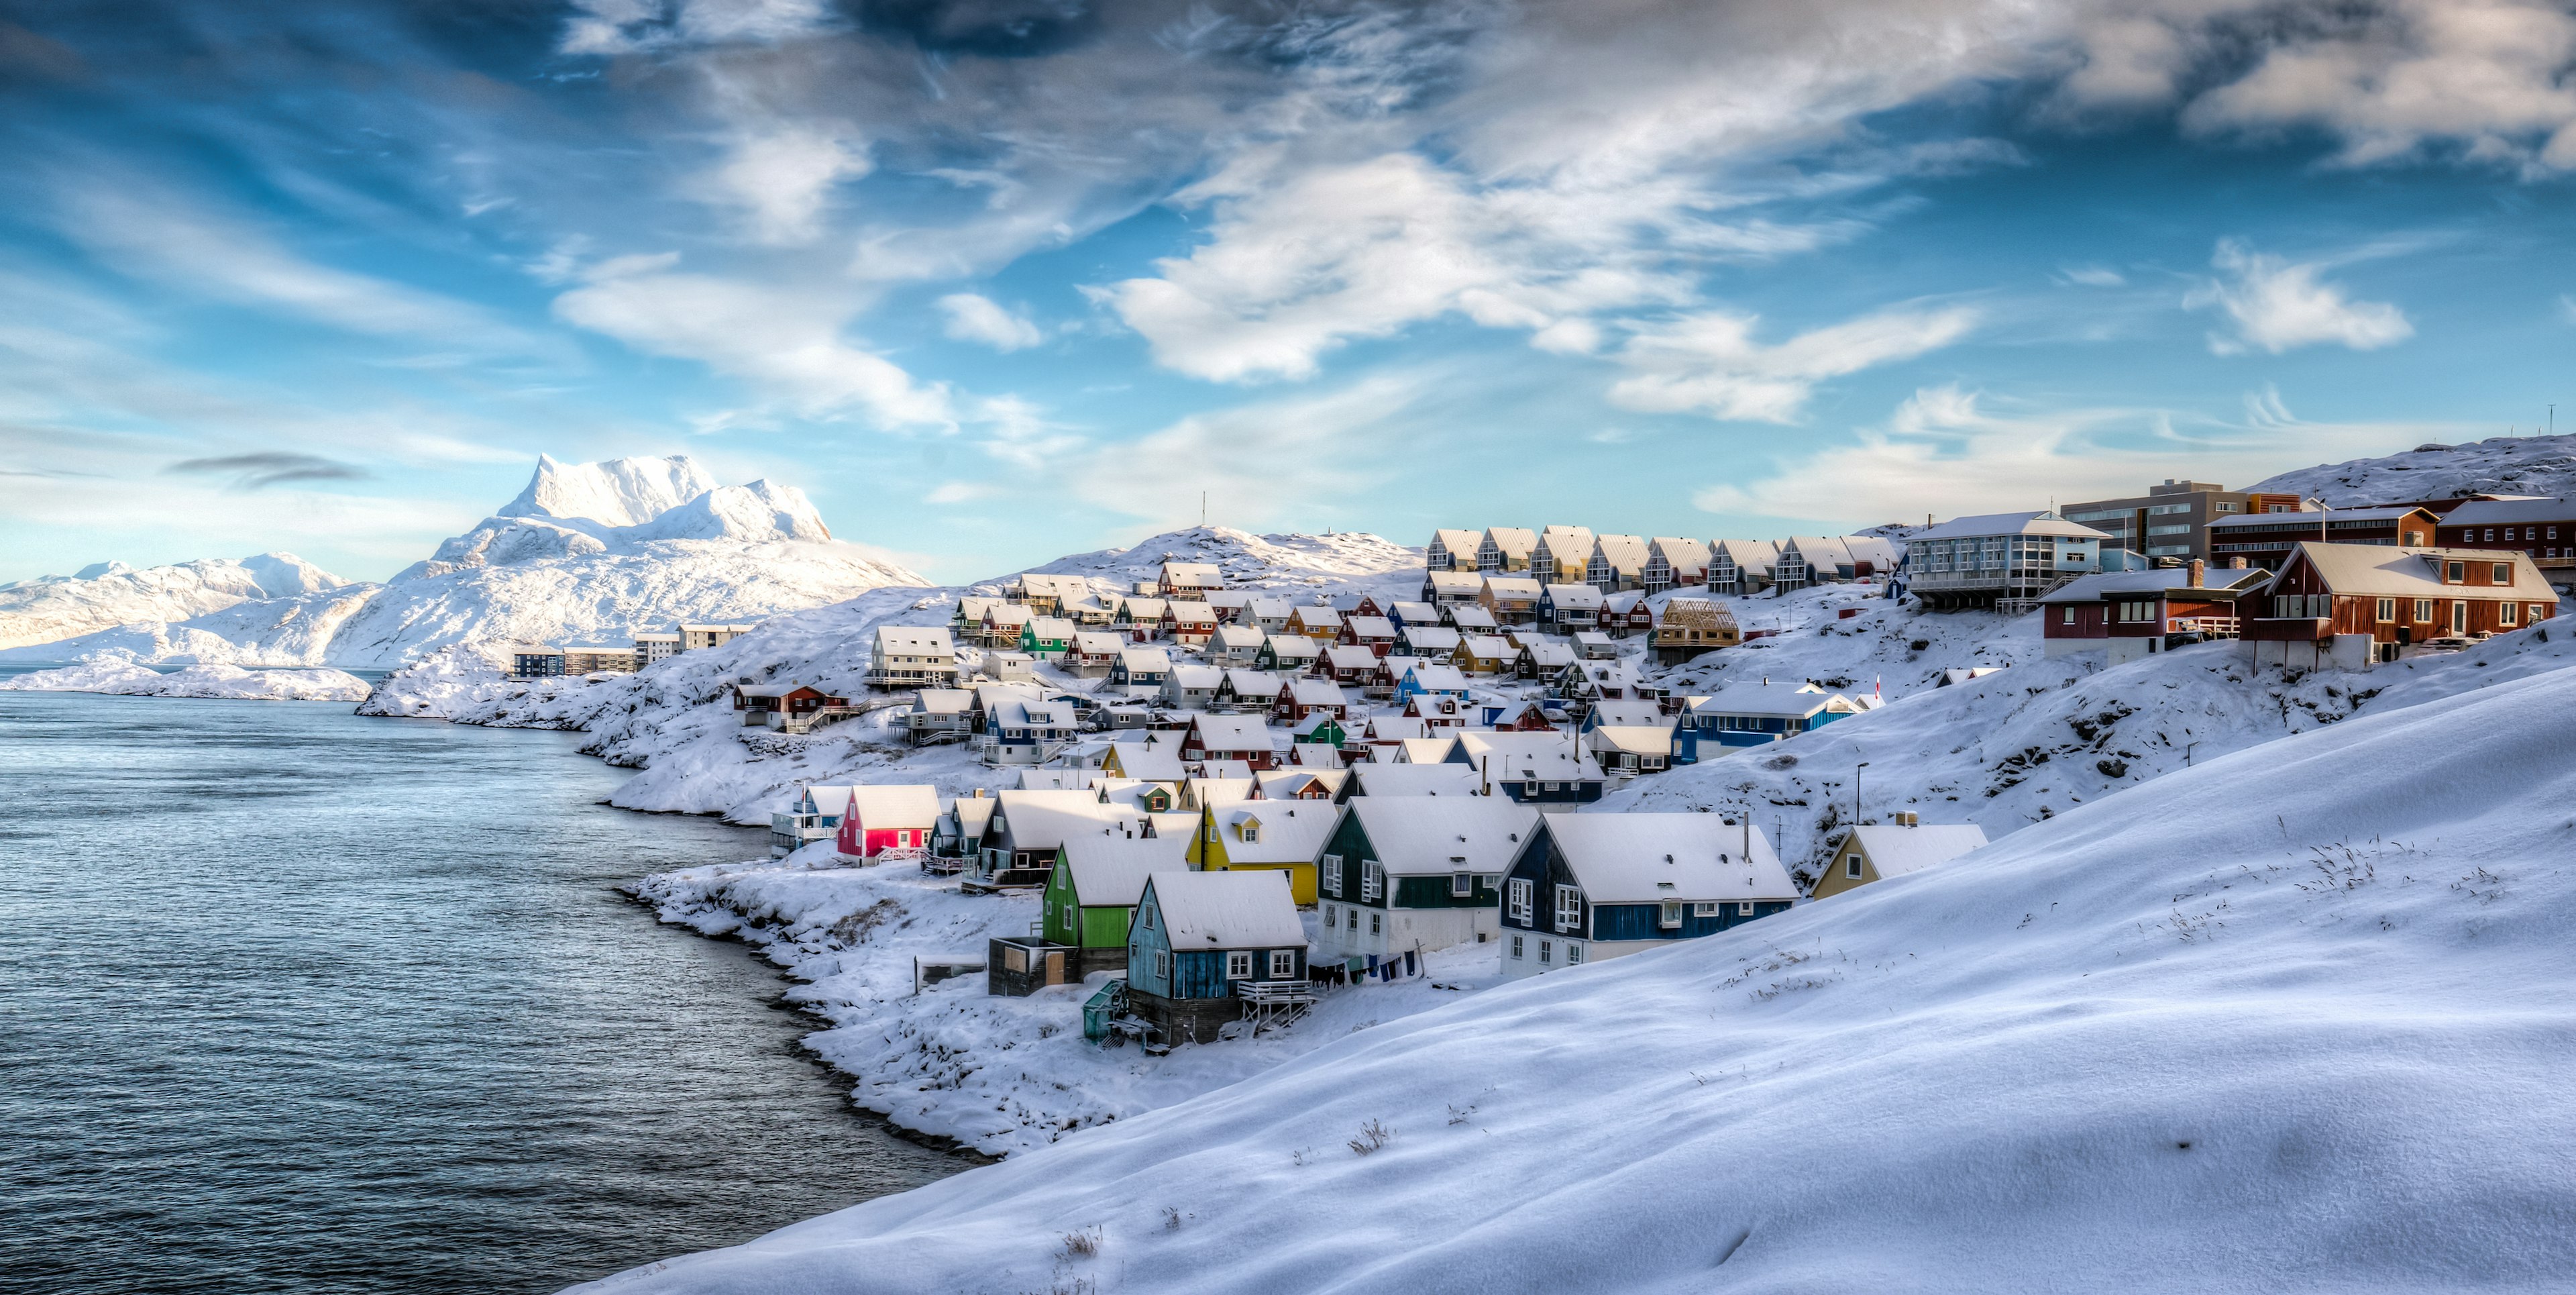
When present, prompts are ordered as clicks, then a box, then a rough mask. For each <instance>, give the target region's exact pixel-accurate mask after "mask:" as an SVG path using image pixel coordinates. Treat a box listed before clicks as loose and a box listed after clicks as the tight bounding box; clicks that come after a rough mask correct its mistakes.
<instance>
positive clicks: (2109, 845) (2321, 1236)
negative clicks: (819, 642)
mask: <svg viewBox="0 0 2576 1295" xmlns="http://www.w3.org/2000/svg"><path fill="white" fill-rule="evenodd" d="M2571 708H2576V671H2571V670H2567V669H2563V668H2562V669H2551V670H2546V671H2544V672H2539V673H2534V674H2531V675H2529V676H2527V677H2523V678H2519V679H2511V680H2507V681H2505V682H2500V683H2494V684H2492V685H2490V686H2484V687H2474V688H2469V689H2467V690H2464V691H2458V692H2455V693H2453V694H2452V695H2449V696H2442V697H2436V698H2434V699H2431V700H2427V701H2425V702H2424V703H2423V704H2420V705H2413V706H2406V707H2401V708H2394V709H2387V710H2382V709H2380V708H2378V707H2375V706H2373V707H2369V708H2366V709H2365V710H2364V711H2362V712H2361V713H2360V714H2358V715H2356V716H2354V717H2352V718H2349V719H2346V720H2343V721H2341V722H2338V723H2334V724H2331V725H2326V726H2324V727H2322V728H2318V729H2312V730H2309V731H2305V732H2300V733H2297V734H2293V735H2291V736H2288V737H2285V738H2281V739H2279V740H2277V741H2273V742H2268V743H2264V744H2262V745H2260V746H2256V747H2252V748H2250V749H2246V750H2242V751H2238V752H2235V753H2232V754H2227V755H2222V756H2220V757H2218V758H2216V759H2212V760H2205V761H2196V762H2195V763H2194V765H2193V767H2191V768H2188V769H2184V770H2181V771H2178V772H2175V773H2172V774H2170V775H2168V776H2165V777H2162V778H2159V779H2157V780H2155V781H2153V782H2151V783H2148V784H2145V785H2143V786H2137V787H2132V788H2129V789H2127V790H2125V791H2123V792H2121V793H2119V794H2117V795H2115V796H2111V797H2107V798H2104V799H2102V800H2099V801H2093V802H2088V803H2086V804H2083V805H2079V806H2074V807H2071V808H2069V809H2067V810H2065V811H2064V812H2061V813H2057V814H2055V815H2053V816H2051V817H2050V818H2049V819H2048V820H2047V821H2044V822H2041V823H2037V824H2034V825H2032V826H2030V827H2027V828H2025V829H2023V830H2021V831H2019V832H2016V833H2014V834H2013V835H2011V836H2010V837H2008V838H2006V839H2004V840H2002V841H2000V842H1998V843H1997V844H1996V845H1995V846H1993V847H1991V848H1990V849H1988V850H1985V851H1982V852H1980V853H1978V854H1976V855H1974V856H1970V857H1969V858H1968V859H1965V860H1962V861H1959V862H1957V863H1955V864H1953V865H1948V866H1944V867H1940V868H1934V869H1930V870H1927V871H1925V872H1921V873H1917V874H1914V875H1910V876H1905V877H1900V878H1896V879H1893V880H1890V881H1884V882H1880V883H1878V884H1876V885H1872V886H1869V887H1866V888H1863V889H1861V890H1859V891H1855V892H1853V893H1850V894H1847V895H1841V896H1837V897H1835V898H1833V899H1829V900H1825V901H1821V902H1817V903H1813V904H1807V905H1802V906H1800V907H1799V908H1797V909H1794V910H1792V911H1791V912H1789V913H1786V914H1783V915H1781V916H1779V917H1775V918H1770V919H1766V920H1764V921H1762V922H1759V923H1755V924H1753V925H1750V926H1747V927H1743V928H1739V929H1737V930H1734V931H1731V932H1727V933H1725V934H1721V935H1718V936H1715V937H1711V938H1708V939H1703V940H1697V941H1692V942H1689V943H1687V944H1683V945H1681V946H1678V947H1675V948H1672V949H1668V950H1661V951H1657V952H1651V953H1644V954H1639V955H1636V956H1633V957H1629V958H1622V959H1618V960H1615V961H1612V962H1607V963H1599V964H1594V965H1591V966H1586V967H1582V968H1578V969H1574V970H1568V971H1560V972H1557V973H1554V974H1551V975H1547V976H1544V977H1540V978H1537V979H1535V980H1532V981H1526V982H1519V983H1515V984H1510V985H1505V986H1501V987H1498V988H1494V989H1491V990H1488V991H1486V992H1483V993H1480V994H1477V995H1474V996H1472V997H1468V998H1464V999H1462V1000H1460V1001H1457V1002H1454V1003H1449V1004H1446V1005H1443V1006H1440V1007H1437V1008H1434V1009H1432V1010H1429V1011H1424V1012H1419V1013H1416V1014H1414V1015H1411V1016H1408V1017H1404V1018H1402V1019H1400V1020H1390V1021H1385V1022H1383V1023H1381V1024H1379V1025H1378V1026H1376V1027H1375V1028H1372V1029H1368V1030H1364V1031H1361V1032H1359V1033H1357V1034H1346V1035H1343V1036H1341V1037H1338V1038H1334V1039H1332V1040H1331V1041H1329V1042H1327V1043H1325V1044H1323V1045H1322V1046H1320V1047H1317V1048H1315V1049H1314V1050H1313V1051H1311V1052H1308V1053H1306V1054H1305V1055H1303V1056H1299V1057H1296V1058H1293V1059H1290V1060H1287V1061H1285V1062H1283V1063H1282V1064H1280V1065H1278V1066H1277V1067H1276V1068H1275V1069H1272V1070H1269V1071H1266V1072H1264V1073H1260V1074H1257V1075H1253V1076H1251V1077H1249V1078H1246V1079H1244V1080H1243V1081H1242V1082H1240V1083H1236V1084H1234V1085H1232V1086H1230V1087H1226V1088H1223V1089H1221V1090H1218V1091H1214V1092H1210V1093H1207V1094H1205V1095H1202V1096H1200V1097H1198V1098H1196V1099H1194V1100H1190V1101H1185V1102H1182V1103H1180V1104H1178V1105H1176V1106H1172V1107H1168V1108H1165V1109H1163V1110H1160V1111H1153V1112H1148V1113H1145V1114H1142V1115H1139V1116H1136V1117H1134V1118H1130V1119H1122V1120H1119V1121H1117V1122H1116V1123H1113V1124H1110V1125H1108V1126H1107V1127H1095V1128H1086V1129H1082V1130H1080V1131H1078V1132H1076V1133H1074V1134H1072V1135H1070V1136H1067V1137H1065V1138H1064V1139H1062V1140H1061V1141H1059V1142H1058V1143H1056V1144H1055V1145H1053V1146H1050V1147H1045V1148H1040V1149H1036V1150H1032V1151H1030V1152H1029V1153H1027V1154H1025V1155H1019V1156H1013V1157H1012V1158H1010V1159H1009V1160H1006V1161H1004V1162H1003V1163H1001V1164H998V1165H993V1166H988V1167H984V1168H979V1169H976V1170H972V1171H970V1172H968V1173H965V1174H962V1175H959V1176H957V1177H955V1178H952V1179H948V1180H946V1181H943V1182H940V1183H937V1184H933V1185H931V1186H928V1187H925V1188H922V1189H919V1190H916V1191H913V1192H909V1193H905V1194H903V1195H901V1196H895V1197H889V1198H884V1199H881V1200H877V1201H872V1202H869V1203H867V1204H864V1205H860V1206H858V1207H855V1208H853V1209H850V1210H845V1211H842V1212H840V1213H837V1214H833V1215H829V1216H825V1217H823V1218H819V1219H816V1220H813V1221H810V1222H807V1223H804V1224H800V1225H798V1226H795V1227H791V1228H787V1229H783V1230H781V1231H779V1232H777V1233H773V1234H771V1235H769V1236H767V1237H763V1238H761V1239H759V1240H757V1241H754V1242H751V1243H749V1244H746V1245H742V1246H737V1247H733V1248H731V1249H727V1250H719V1251H713V1252H709V1253H706V1254H700V1255H693V1256H688V1257H685V1258H679V1259H674V1260H670V1261H667V1262H665V1263H661V1264H655V1265H651V1266H649V1267H648V1268H645V1269H639V1270H636V1271H634V1272H631V1273H626V1274H621V1275H619V1276H617V1277H613V1278H610V1279H607V1280H605V1281H601V1282H598V1283H595V1284H593V1285H591V1286H589V1287H585V1288H582V1289H585V1290H599V1291H618V1292H654V1293H666V1292H738V1291H747V1290H833V1291H847V1292H871V1291H884V1292H899V1291H903V1292H908V1291H925V1290H942V1291H946V1290H976V1291H1049V1290H1055V1291H1072V1290H1080V1291H1086V1292H1095V1291H1096V1292H1101V1293H1103V1295H1111V1293H1117V1295H1126V1293H1138V1295H1141V1293H1144V1292H1165V1291H1168V1292H1192V1293H1195V1292H1202V1291H1206V1290H1209V1289H1215V1288H1222V1289H1225V1290H1228V1291H1239V1292H1307V1291H1317V1290H1349V1291H1401V1292H1406V1293H1407V1295H1420V1293H1423V1292H1451V1291H1457V1292H1467V1291H1487V1290H1600V1289H1618V1290H1623V1291H1643V1292H1673V1293H1675V1295H1680V1293H1681V1292H1698V1291H1704V1290H1709V1289H1712V1288H1725V1289H1746V1290H1773V1291H1787V1290H1851V1289H1865V1288H1869V1287H1878V1286H1888V1287H1897V1288H1902V1289H1905V1290H1910V1291H1961V1292H1981V1293H1982V1292H1990V1291H1995V1290H2069V1291H2072V1290H2175V1291H2230V1292H2236V1291H2242V1292H2276V1291H2319V1292H2323V1291H2335V1292H2381V1291H2385V1292H2399V1291H2406V1292H2413V1291H2422V1290H2428V1289H2463V1288H2468V1287H2475V1288H2477V1289H2481V1290H2505V1291H2543V1290H2553V1289H2559V1288H2561V1287H2562V1286H2563V1283H2564V1279H2565V1274H2566V1272H2567V1271H2568V1270H2569V1268H2570V1266H2571V1265H2576V1182H2571V1180H2570V1178H2569V1176H2568V1174H2567V1172H2566V1155H2565V1148H2566V1147H2568V1146H2569V1145H2571V1143H2572V1142H2576V1094H2571V1092H2570V1090H2569V1088H2568V1085H2567V1083H2566V1075H2567V1074H2568V1072H2569V1068H2570V1067H2571V1065H2576V1033H2571V1031H2570V1030H2569V1029H2568V1028H2567V1022H2568V1021H2569V1020H2570V1019H2576V945H2572V944H2571V943H2570V942H2569V941H2568V940H2567V939H2566V934H2565V933H2566V931H2567V929H2568V928H2569V926H2570V924H2571V922H2576V870H2571V869H2570V867H2569V866H2568V860H2569V859H2570V858H2571V856H2576V814H2571V811H2570V810H2569V809H2568V806H2569V805H2570V804H2572V803H2576V760H2571V759H2570V758H2569V757H2570V754H2571V752H2570V741H2569V739H2568V737H2567V735H2566V726H2565V723H2564V718H2563V717H2564V716H2565V715H2566V714H2568V713H2569V712H2570V710H2571ZM2392 751H2402V752H2405V753H2407V755H2406V757H2405V758H2403V759H2392V758H2391V757H2390V754H2389V753H2390V752H2392ZM934 920H936V919H934ZM1047 1042H1052V1040H1047ZM1210 1051H1214V1049H1210ZM1176 1055H1179V1054H1176ZM1005 1064H1007V1063H1005ZM985 1068H986V1069H991V1068H994V1067H993V1066H992V1065H991V1064H990V1063H988V1064H987V1066H986V1067H985Z"/></svg>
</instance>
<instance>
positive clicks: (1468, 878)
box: [1449, 872, 1476, 899]
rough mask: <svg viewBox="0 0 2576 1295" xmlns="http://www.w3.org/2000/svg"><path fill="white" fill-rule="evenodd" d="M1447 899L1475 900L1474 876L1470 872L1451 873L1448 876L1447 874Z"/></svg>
mask: <svg viewBox="0 0 2576 1295" xmlns="http://www.w3.org/2000/svg"><path fill="white" fill-rule="evenodd" d="M1449 897H1450V898H1451V899H1473V898H1475V897H1476V874H1474V873H1472V872H1453V873H1450V874H1449Z"/></svg>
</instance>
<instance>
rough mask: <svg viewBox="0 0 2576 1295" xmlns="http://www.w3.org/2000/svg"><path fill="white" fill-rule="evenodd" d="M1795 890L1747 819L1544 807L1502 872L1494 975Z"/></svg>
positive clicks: (1711, 922)
mask: <svg viewBox="0 0 2576 1295" xmlns="http://www.w3.org/2000/svg"><path fill="white" fill-rule="evenodd" d="M1797 899H1798V888H1797V886H1796V884H1795V883H1793V882H1791V881H1790V880H1789V874H1788V872H1787V871H1786V870H1784V869H1783V868H1781V866H1780V860H1779V857H1778V856H1777V855H1775V854H1774V853H1773V852H1772V848H1771V842H1770V841H1769V840H1767V839H1765V838H1764V837H1763V836H1762V834H1761V833H1760V832H1757V831H1755V830H1754V829H1753V827H1752V825H1751V824H1750V822H1744V821H1739V822H1734V823H1730V822H1728V821H1726V820H1725V819H1724V818H1722V817H1720V816H1718V815H1716V814H1698V813H1679V814H1652V813H1626V814H1557V813H1551V814H1543V815H1541V816H1540V819H1539V824H1538V827H1537V830H1535V831H1534V832H1531V833H1529V834H1528V839H1527V840H1526V841H1524V842H1523V843H1522V845H1521V848H1520V850H1519V851H1518V852H1517V853H1516V854H1515V855H1514V856H1513V859H1512V864H1511V868H1510V870H1509V871H1508V873H1507V874H1506V875H1505V880H1504V885H1503V896H1502V901H1503V902H1502V918H1501V930H1502V936H1503V941H1504V947H1503V974H1504V975H1506V976H1509V977H1513V978H1519V977H1524V976H1533V975H1539V974H1542V973H1545V972H1548V971H1552V970H1556V969H1558V968H1562V967H1577V966H1581V965H1583V964H1584V963H1587V962H1599V961H1601V960H1603V959H1605V958H1616V957H1621V956H1624V955H1626V954H1631V953H1639V952H1643V951H1644V950H1647V949H1652V948H1659V947H1663V946H1666V945H1669V944H1671V943H1673V942H1674V941H1677V940H1691V939H1697V938H1699V937H1701V936H1707V935H1715V934H1717V933H1718V932H1719V931H1723V930H1726V929H1727V928H1729V927H1732V926H1737V925H1740V924H1742V923H1745V922H1751V921H1758V920H1760V919H1762V918H1765V917H1769V916H1771V915H1772V914H1774V913H1782V912H1786V911H1788V909H1789V906H1790V905H1791V904H1792V903H1794V902H1796V900H1797Z"/></svg>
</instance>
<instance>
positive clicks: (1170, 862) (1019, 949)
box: [984, 835, 1190, 998]
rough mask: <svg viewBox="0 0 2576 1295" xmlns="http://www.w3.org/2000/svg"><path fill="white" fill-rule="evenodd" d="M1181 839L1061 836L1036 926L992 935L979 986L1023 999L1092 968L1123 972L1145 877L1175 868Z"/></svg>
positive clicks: (1183, 844) (1183, 848)
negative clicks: (1022, 931) (1023, 932)
mask: <svg viewBox="0 0 2576 1295" xmlns="http://www.w3.org/2000/svg"><path fill="white" fill-rule="evenodd" d="M1189 844H1190V843H1189V838H1187V837H1158V836H1122V835H1097V836H1076V837H1069V838H1067V839H1066V840H1065V843H1064V844H1063V845H1062V846H1059V847H1057V850H1056V858H1055V871H1054V872H1053V874H1051V875H1050V876H1049V877H1048V878H1047V883H1046V888H1045V890H1043V891H1041V892H1040V894H1039V897H1038V929H1037V932H1036V933H1035V934H1033V935H1019V936H1000V937H996V938H994V939H993V941H992V943H991V945H990V947H989V948H988V949H987V950H986V954H985V958H984V967H985V991H986V992H987V993H991V994H997V995H1007V996H1010V997H1014V998H1025V997H1027V996H1028V995H1030V994H1034V993H1036V992H1037V991H1039V990H1041V989H1044V988H1046V987H1048V986H1050V985H1073V984H1080V983H1082V979H1083V977H1085V976H1088V975H1090V974H1091V973H1093V972H1095V971H1122V970H1125V969H1126V966H1127V926H1128V924H1129V923H1130V922H1132V921H1134V920H1135V916H1136V902H1137V901H1138V900H1140V899H1142V898H1144V895H1145V881H1146V879H1147V878H1148V877H1151V876H1152V875H1153V874H1155V873H1157V872H1179V871H1182V870H1183V868H1184V867H1185V866H1186V865H1185V864H1184V862H1183V855H1185V854H1186V853H1187V852H1188V849H1189Z"/></svg>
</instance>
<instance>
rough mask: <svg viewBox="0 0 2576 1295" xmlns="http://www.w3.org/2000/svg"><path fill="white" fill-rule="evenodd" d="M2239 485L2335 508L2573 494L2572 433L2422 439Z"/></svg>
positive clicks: (2575, 449) (2575, 452)
mask: <svg viewBox="0 0 2576 1295" xmlns="http://www.w3.org/2000/svg"><path fill="white" fill-rule="evenodd" d="M2246 489H2248V490H2279V491H2290V492H2295V493H2297V494H2298V495H2300V496H2302V497H2304V498H2311V499H2323V500H2324V501H2325V502H2326V503H2328V504H2330V505H2332V506H2334V507H2337V508H2345V507H2351V506H2354V505H2358V504H2373V503H2395V502H2398V501H2401V500H2407V499H2456V498H2458V497H2459V496H2461V495H2471V494H2498V495H2551V496H2564V495H2570V494H2576V435H2568V436H2493V437H2489V438H2487V439H2486V440H2483V441H2469V442H2466V443H2464V444H2460V445H2438V444H2436V445H2424V446H2419V447H2417V448H2416V449H2414V450H2411V451H2408V452H2407V453H2404V454H2390V455H2385V456H2383V457H2380V458H2375V459H2352V460H2348V461H2346V462H2343V463H2320V464H2318V465H2317V466H2315V467H2313V468H2299V469H2296V470H2294V471H2290V472H2284V473H2281V474H2279V475H2277V476H2272V477H2267V478H2265V479H2264V480H2262V481H2259V482H2256V483H2255V484H2253V485H2251V486H2248V487H2246Z"/></svg>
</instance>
